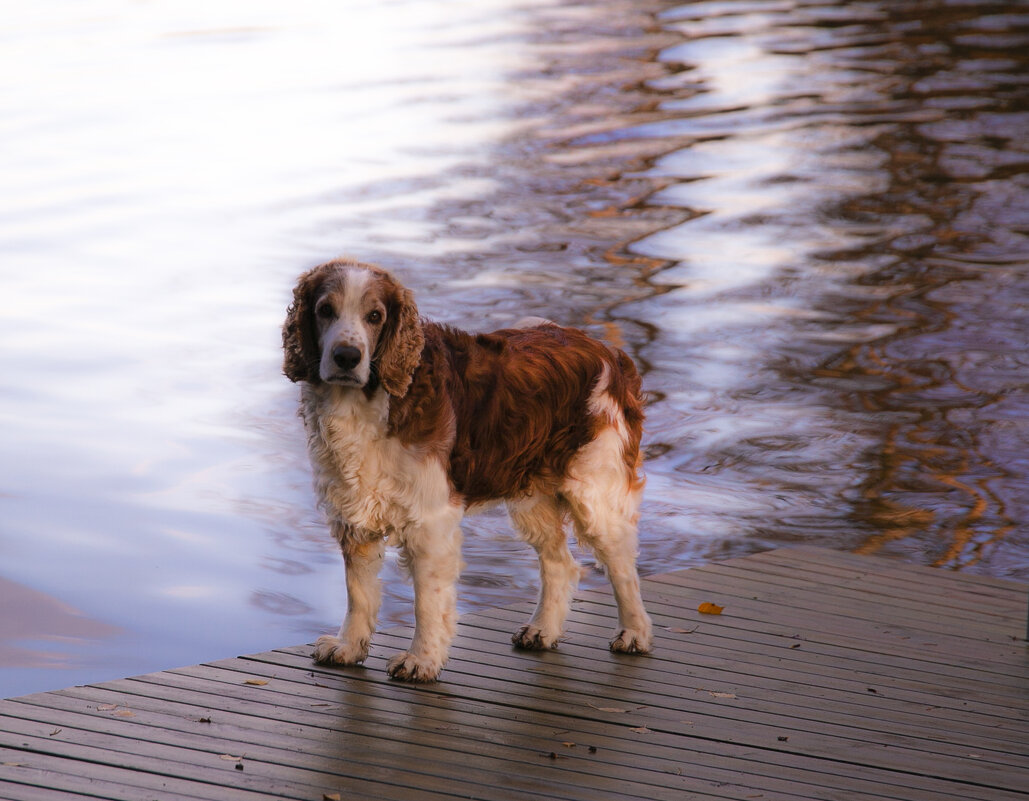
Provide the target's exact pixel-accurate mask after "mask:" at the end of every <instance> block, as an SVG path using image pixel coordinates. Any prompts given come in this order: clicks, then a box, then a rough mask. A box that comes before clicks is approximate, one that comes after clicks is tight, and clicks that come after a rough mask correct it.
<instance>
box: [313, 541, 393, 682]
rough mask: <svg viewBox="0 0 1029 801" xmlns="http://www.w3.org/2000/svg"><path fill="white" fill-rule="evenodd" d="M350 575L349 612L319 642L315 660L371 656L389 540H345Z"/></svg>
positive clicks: (339, 660) (351, 660) (353, 660)
mask: <svg viewBox="0 0 1029 801" xmlns="http://www.w3.org/2000/svg"><path fill="white" fill-rule="evenodd" d="M342 547H343V561H344V563H345V564H346V575H347V579H346V580H347V615H346V617H345V618H344V620H343V625H342V626H340V629H339V634H338V635H336V636H335V637H333V636H331V635H328V634H326V635H323V636H321V637H319V638H318V642H316V643H315V648H314V659H315V661H316V662H320V663H322V664H329V665H354V664H357V663H358V662H363V661H364V660H365V659H366V658H367V656H368V643H369V641H370V640H371V637H372V632H374V631H375V621H376V619H377V618H378V616H379V605H380V603H381V601H382V589H381V585H380V583H379V570H380V569H381V567H382V559H383V555H384V554H385V551H386V543H385V541H384V540H382V539H381V538H377V539H374V540H371V541H369V542H360V543H355V542H353V541H350V540H348V539H345V538H343V539H342Z"/></svg>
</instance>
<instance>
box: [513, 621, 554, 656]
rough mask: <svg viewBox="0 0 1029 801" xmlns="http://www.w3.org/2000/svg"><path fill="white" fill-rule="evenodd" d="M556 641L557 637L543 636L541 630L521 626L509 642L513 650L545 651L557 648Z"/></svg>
mask: <svg viewBox="0 0 1029 801" xmlns="http://www.w3.org/2000/svg"><path fill="white" fill-rule="evenodd" d="M558 639H560V638H559V637H558V636H556V635H549V634H545V633H544V632H543V630H542V629H540V628H537V627H536V626H533V625H528V626H522V627H521V628H520V629H518V631H516V632H515V633H514V634H512V635H511V642H512V643H514V646H515V648H522V649H524V650H526V651H547V650H549V649H551V648H557V641H558Z"/></svg>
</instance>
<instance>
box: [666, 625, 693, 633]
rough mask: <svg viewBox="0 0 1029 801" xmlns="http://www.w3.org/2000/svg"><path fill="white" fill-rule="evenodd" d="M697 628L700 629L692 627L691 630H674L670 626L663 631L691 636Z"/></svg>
mask: <svg viewBox="0 0 1029 801" xmlns="http://www.w3.org/2000/svg"><path fill="white" fill-rule="evenodd" d="M698 628H700V627H699V626H694V627H693V628H692V629H676V628H672V627H671V626H668V627H667V628H666V629H665V631H670V632H672V634H692V633H693V632H695V631H696V630H697V629H698Z"/></svg>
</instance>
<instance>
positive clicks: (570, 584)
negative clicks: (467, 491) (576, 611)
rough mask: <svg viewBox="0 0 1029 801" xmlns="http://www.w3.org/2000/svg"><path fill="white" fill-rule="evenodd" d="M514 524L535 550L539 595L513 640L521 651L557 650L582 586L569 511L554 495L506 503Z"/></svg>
mask: <svg viewBox="0 0 1029 801" xmlns="http://www.w3.org/2000/svg"><path fill="white" fill-rule="evenodd" d="M507 510H508V514H510V516H511V522H512V524H513V525H514V527H515V528H516V529H518V531H519V532H520V533H521V535H522V536H523V537H524V538H525V539H526V540H527V541H528V542H529V544H530V545H532V547H533V548H535V549H536V554H537V556H539V562H540V592H539V598H538V600H537V602H536V611H535V612H533V615H532V618H531V619H530V620H529V622H528V623H527V624H526V625H524V626H522V627H521V628H520V629H518V631H516V632H515V633H514V635H513V636H512V637H511V642H513V643H514V644H515V645H516V646H517V647H519V648H526V649H530V650H541V649H544V648H556V647H557V643H558V640H559V639H560V638H561V635H562V634H563V633H564V624H565V618H566V617H568V608H569V606H570V605H571V602H572V595H573V594H574V592H575V588H576V587H577V586H578V584H579V565H578V564H576V562H575V559H574V557H573V556H572V554H571V552H570V551H569V550H568V540H567V536H566V534H565V527H564V524H565V517H566V514H567V512H566V510H565V508H564V507H563V505H561V503H560V502H559V501H558V500H557V499H556V498H554V497H551V496H530V497H529V498H525V499H522V500H518V501H510V502H509V503H508V504H507Z"/></svg>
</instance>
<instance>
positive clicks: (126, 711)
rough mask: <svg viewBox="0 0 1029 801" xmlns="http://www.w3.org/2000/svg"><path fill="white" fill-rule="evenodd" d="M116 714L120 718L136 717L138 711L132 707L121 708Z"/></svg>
mask: <svg viewBox="0 0 1029 801" xmlns="http://www.w3.org/2000/svg"><path fill="white" fill-rule="evenodd" d="M114 714H116V715H117V716H118V717H120V718H134V717H136V713H135V712H133V711H132V710H130V709H119V710H118V711H117V712H115V713H114Z"/></svg>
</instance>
